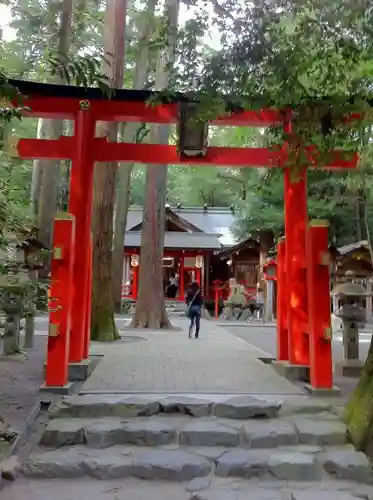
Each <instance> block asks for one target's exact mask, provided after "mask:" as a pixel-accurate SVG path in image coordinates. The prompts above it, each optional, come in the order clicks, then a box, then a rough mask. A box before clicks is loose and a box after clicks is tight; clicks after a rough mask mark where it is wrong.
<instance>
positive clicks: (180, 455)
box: [133, 450, 212, 481]
mask: <svg viewBox="0 0 373 500" xmlns="http://www.w3.org/2000/svg"><path fill="white" fill-rule="evenodd" d="M211 467H212V466H211V462H210V461H209V460H207V459H206V458H204V457H201V456H198V455H196V454H193V453H188V452H187V451H183V450H175V451H168V450H150V451H141V450H140V451H138V452H135V453H134V454H133V475H134V476H135V477H138V478H140V479H167V480H170V481H189V480H192V479H194V478H196V477H204V476H208V475H209V473H210V472H211Z"/></svg>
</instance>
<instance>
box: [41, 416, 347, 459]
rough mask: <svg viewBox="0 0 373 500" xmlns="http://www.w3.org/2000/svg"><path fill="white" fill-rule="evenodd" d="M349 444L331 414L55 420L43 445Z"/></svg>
mask: <svg viewBox="0 0 373 500" xmlns="http://www.w3.org/2000/svg"><path fill="white" fill-rule="evenodd" d="M345 443H346V427H345V425H344V424H343V423H342V422H340V421H339V420H338V419H337V417H335V416H333V415H332V414H330V413H320V414H316V415H312V414H310V415H306V414H305V415H293V416H289V417H283V418H276V419H265V420H262V419H259V420H254V419H251V420H234V419H226V418H218V417H201V418H193V417H190V416H187V415H184V416H182V415H179V416H175V415H172V414H171V415H167V414H164V415H160V416H153V417H134V418H131V419H127V420H125V419H122V418H120V417H105V418H98V419H84V418H67V419H62V418H57V419H53V420H51V421H49V422H48V423H47V424H46V427H45V429H44V431H43V433H42V436H41V440H40V444H41V445H43V446H48V447H56V448H60V447H62V446H71V445H87V446H89V447H91V448H108V447H110V446H114V445H118V444H134V445H138V446H162V445H169V444H181V445H188V446H212V447H213V446H225V447H236V446H240V447H244V448H254V449H255V448H276V447H278V446H283V445H296V444H307V445H315V446H316V447H317V446H318V447H321V446H325V445H342V444H345ZM319 451H321V448H320V450H319Z"/></svg>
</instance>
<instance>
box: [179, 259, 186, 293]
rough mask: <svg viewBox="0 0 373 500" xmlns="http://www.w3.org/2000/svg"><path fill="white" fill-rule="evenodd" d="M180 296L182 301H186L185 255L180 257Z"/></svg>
mask: <svg viewBox="0 0 373 500" xmlns="http://www.w3.org/2000/svg"><path fill="white" fill-rule="evenodd" d="M179 295H180V300H184V296H185V283H184V254H183V253H182V254H181V257H180V267H179Z"/></svg>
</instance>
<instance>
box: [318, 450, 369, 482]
mask: <svg viewBox="0 0 373 500" xmlns="http://www.w3.org/2000/svg"><path fill="white" fill-rule="evenodd" d="M319 460H320V461H321V463H322V465H323V466H324V469H325V470H326V472H327V473H328V474H330V475H332V476H333V477H335V478H337V479H346V480H349V481H357V482H362V483H373V473H372V468H371V465H370V463H369V460H368V458H367V456H366V455H365V454H364V453H362V452H357V451H351V450H333V451H327V452H325V453H323V454H321V455H320V457H319Z"/></svg>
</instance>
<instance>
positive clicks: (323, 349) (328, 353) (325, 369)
mask: <svg viewBox="0 0 373 500" xmlns="http://www.w3.org/2000/svg"><path fill="white" fill-rule="evenodd" d="M328 226H329V223H328V222H327V221H320V220H316V221H311V222H310V224H309V228H308V231H307V261H308V272H307V281H308V310H309V332H310V382H311V387H312V388H313V389H332V387H333V366H332V365H333V363H332V342H331V337H332V329H331V316H330V281H329V280H330V276H329V263H330V255H329V251H328Z"/></svg>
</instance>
